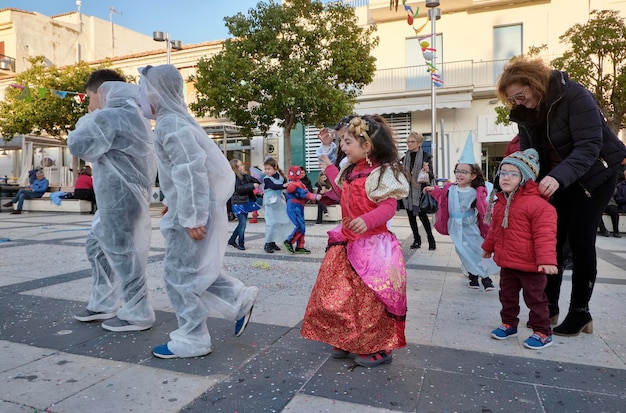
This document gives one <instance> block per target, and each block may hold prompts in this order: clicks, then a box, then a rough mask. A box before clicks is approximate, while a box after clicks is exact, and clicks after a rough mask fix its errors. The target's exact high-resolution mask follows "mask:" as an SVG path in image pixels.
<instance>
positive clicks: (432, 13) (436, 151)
mask: <svg viewBox="0 0 626 413" xmlns="http://www.w3.org/2000/svg"><path fill="white" fill-rule="evenodd" d="M428 17H429V18H430V27H431V33H432V47H433V49H435V48H436V46H437V28H436V22H437V8H436V7H432V8H430V9H428ZM432 65H433V67H437V66H436V65H437V51H436V50H435V52H434V53H433V59H432ZM430 70H431V80H430V108H431V110H430V115H431V116H430V131H431V132H430V133H431V135H430V137H431V139H432V141H433V146H434V148H433V155H434V162H435V171H436V174H437V176H442V173H443V171H442V168H441V167H442V163H441V162H440V160H441V159H442V158H441V155H442V154H441V153H440V145H439V141H440V140H439V139H438V137H437V88H436V87H435V82H433V81H432V73H433V72H432V71H433V70H434V69H432V68H431V69H430Z"/></svg>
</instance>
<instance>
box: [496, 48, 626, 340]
mask: <svg viewBox="0 0 626 413" xmlns="http://www.w3.org/2000/svg"><path fill="white" fill-rule="evenodd" d="M497 93H498V97H499V98H500V100H501V101H502V102H503V103H504V104H505V105H507V106H508V107H510V108H511V114H510V120H511V121H513V122H516V123H517V124H518V128H519V137H520V149H521V150H524V149H527V148H529V147H532V148H535V149H536V150H537V152H538V153H539V161H540V165H541V168H540V171H539V176H538V178H537V179H538V182H539V191H540V193H541V194H542V195H543V196H544V197H546V198H549V199H550V200H551V203H552V204H553V205H554V207H555V208H556V210H557V214H558V221H557V257H558V263H559V273H558V274H557V275H548V284H547V286H546V288H545V292H546V296H547V298H548V302H549V309H550V318H551V320H552V321H553V323H556V322H557V320H558V315H559V305H558V304H559V295H560V290H561V282H562V279H563V245H564V243H565V242H566V241H569V244H570V248H571V251H572V257H573V269H572V293H571V298H570V304H569V311H568V313H567V316H566V317H565V319H564V320H563V322H562V323H561V324H560V325H558V326H557V327H555V328H554V329H553V331H554V333H555V334H557V335H562V336H575V335H578V334H579V333H580V332H581V331H582V332H585V333H591V332H592V331H593V324H592V318H591V314H590V312H589V301H590V299H591V295H592V292H593V287H594V284H595V281H596V274H597V263H596V249H595V240H596V229H597V228H598V224H599V223H600V219H602V213H603V211H604V208H605V207H606V205H607V203H608V202H609V199H610V198H611V195H612V194H613V189H614V188H615V178H616V175H617V171H618V169H619V165H620V163H621V162H623V160H624V158H625V157H626V147H624V144H623V143H622V142H621V141H620V140H619V139H618V138H617V137H616V136H615V134H614V133H613V132H611V130H610V129H609V128H608V127H607V125H606V122H605V120H604V117H603V116H602V114H601V112H600V109H599V108H598V105H597V102H596V100H595V99H594V97H593V95H592V94H591V93H590V92H589V91H588V90H586V89H585V88H584V87H582V86H581V85H580V84H578V83H576V82H574V81H572V80H570V78H569V76H568V75H567V73H565V72H560V71H557V70H552V69H551V68H550V67H548V66H547V65H546V64H545V63H544V62H543V60H541V59H529V58H525V57H522V58H519V59H516V60H514V61H512V62H511V63H509V64H508V65H507V66H506V67H505V68H504V71H503V73H502V75H501V76H500V79H499V81H498V86H497Z"/></svg>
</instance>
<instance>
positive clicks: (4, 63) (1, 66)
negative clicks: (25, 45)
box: [0, 54, 15, 74]
mask: <svg viewBox="0 0 626 413" xmlns="http://www.w3.org/2000/svg"><path fill="white" fill-rule="evenodd" d="M1 71H9V72H15V58H13V57H10V56H5V55H3V54H0V74H2V72H1Z"/></svg>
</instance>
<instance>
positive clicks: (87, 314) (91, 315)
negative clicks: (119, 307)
mask: <svg viewBox="0 0 626 413" xmlns="http://www.w3.org/2000/svg"><path fill="white" fill-rule="evenodd" d="M113 317H115V313H99V312H96V311H89V310H87V309H84V310H83V311H81V312H79V313H76V314H74V318H75V319H77V320H78V321H96V320H108V319H111V318H113Z"/></svg>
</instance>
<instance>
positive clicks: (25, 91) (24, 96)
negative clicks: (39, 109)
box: [17, 86, 33, 102]
mask: <svg viewBox="0 0 626 413" xmlns="http://www.w3.org/2000/svg"><path fill="white" fill-rule="evenodd" d="M18 89H22V91H21V92H20V94H19V95H17V99H20V100H25V101H26V102H31V101H32V100H33V98H32V97H31V96H30V89H29V87H28V86H24V87H22V88H18Z"/></svg>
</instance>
